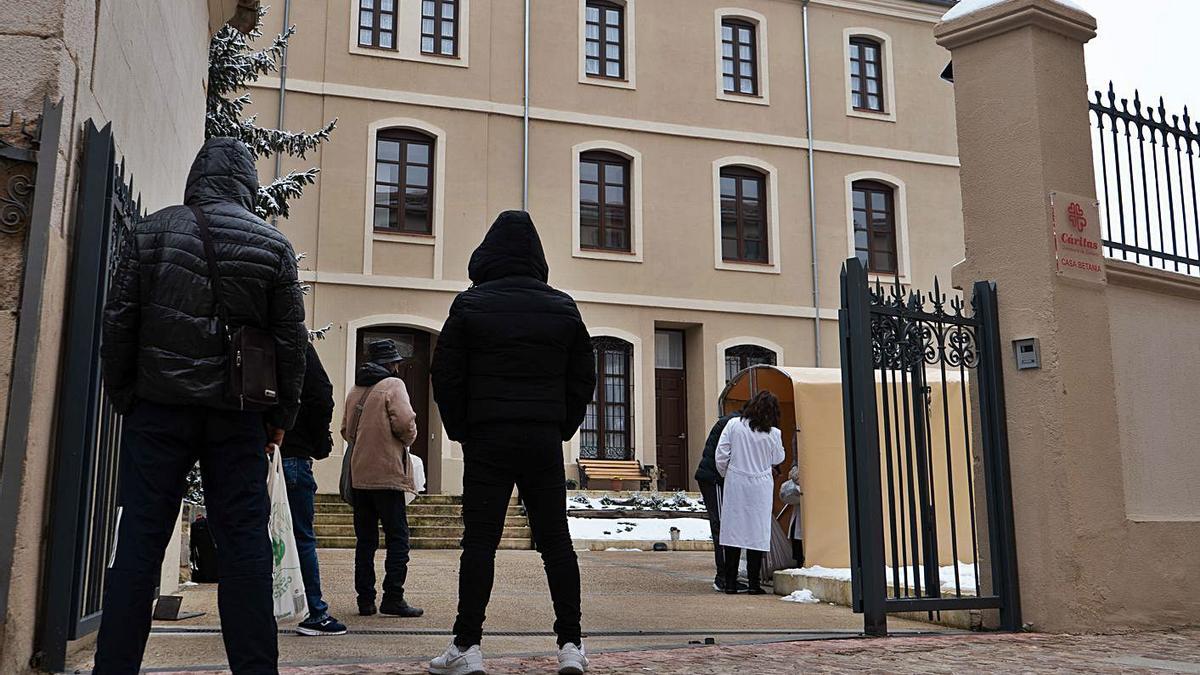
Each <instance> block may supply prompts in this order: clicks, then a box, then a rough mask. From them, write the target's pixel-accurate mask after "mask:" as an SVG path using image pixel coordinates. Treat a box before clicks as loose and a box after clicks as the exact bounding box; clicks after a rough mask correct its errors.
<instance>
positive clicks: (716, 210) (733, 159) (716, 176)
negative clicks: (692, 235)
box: [712, 156, 783, 274]
mask: <svg viewBox="0 0 1200 675" xmlns="http://www.w3.org/2000/svg"><path fill="white" fill-rule="evenodd" d="M733 167H739V168H742V169H748V170H750V171H754V172H757V173H758V174H760V175H761V176H762V177H763V178H764V179H765V180H766V184H765V185H764V186H763V188H762V191H761V194H762V195H763V196H762V198H761V199H762V200H763V201H764V203H763V204H762V207H761V208H762V213H763V218H765V222H764V223H763V227H764V232H763V243H764V246H765V247H766V254H767V259H766V261H765V262H743V261H740V260H726V259H725V257H724V248H723V239H724V238H723V232H722V228H721V225H722V219H723V215H722V213H721V175H722V173H723V172H724V171H725V169H728V168H733ZM712 200H713V207H712V208H713V266H714V268H715V269H718V270H728V271H735V272H758V273H762V274H779V273H781V271H782V269H783V267H782V253H783V247H782V246H781V244H780V227H779V170H778V169H776V168H775V167H774V166H772V165H771V164H768V163H767V162H764V161H762V160H760V159H758V158H756V157H747V156H730V157H722V158H720V159H717V160H714V161H713V177H712Z"/></svg>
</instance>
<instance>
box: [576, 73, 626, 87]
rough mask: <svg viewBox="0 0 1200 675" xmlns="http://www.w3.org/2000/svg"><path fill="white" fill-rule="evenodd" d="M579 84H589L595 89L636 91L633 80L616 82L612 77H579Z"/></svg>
mask: <svg viewBox="0 0 1200 675" xmlns="http://www.w3.org/2000/svg"><path fill="white" fill-rule="evenodd" d="M579 83H580V84H590V85H593V86H596V87H611V88H613V89H629V90H635V89H637V83H636V81H635V80H634V79H633V78H630V79H628V80H618V79H616V78H612V77H600V76H597V75H581V76H580V77H579Z"/></svg>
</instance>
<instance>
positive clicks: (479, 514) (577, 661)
mask: <svg viewBox="0 0 1200 675" xmlns="http://www.w3.org/2000/svg"><path fill="white" fill-rule="evenodd" d="M468 272H469V275H470V277H471V281H472V283H473V285H472V286H471V288H470V289H468V290H467V291H465V292H463V293H461V294H459V296H458V297H457V298H455V300H454V303H453V305H452V306H451V307H450V314H449V317H448V318H447V319H446V324H445V326H444V327H443V328H442V332H441V334H440V335H439V337H438V342H437V348H436V349H435V351H434V355H433V364H432V369H431V370H432V376H433V394H434V398H435V399H436V401H437V404H438V408H439V410H440V412H441V416H442V423H443V425H444V426H445V428H446V433H447V434H448V435H449V437H450V439H451V440H454V441H458V442H460V443H462V446H463V457H464V474H463V526H464V528H465V532H464V535H463V543H462V547H463V552H462V560H461V562H460V565H459V582H458V618H457V620H456V621H455V623H454V641H453V642H452V643H451V644H450V646H449V647H447V648H446V651H445V653H443V654H442V655H441V656H439V657H437V658H435V659H434V660H433V661H432V662H431V663H430V668H429V670H430V672H432V673H435V675H465V674H467V673H482V672H485V671H484V669H483V655H482V652H481V651H480V642H481V641H482V639H483V622H484V613H485V610H486V609H487V605H488V600H489V599H490V596H491V591H492V583H493V577H494V574H495V562H496V547H497V545H498V544H499V543H500V538H501V535H502V533H503V530H504V519H505V515H506V514H507V511H508V503H509V499H510V498H511V496H512V492H513V487H514V485H515V486H516V488H517V489H518V490H519V493H520V497H521V501H522V503H523V504H524V505H525V509H526V512H527V514H528V516H529V521H530V526H531V527H532V529H533V539H534V542H535V544H536V546H537V549H538V551H539V552H540V553H541V555H542V561H543V563H544V566H545V570H546V577H547V580H548V582H549V585H550V596H551V599H552V600H553V603H554V614H555V617H556V621H555V623H554V631H555V633H556V634H557V635H558V648H559V653H558V662H559V672H560V673H566V674H573V675H578V674H580V673H583V672H584V671H585V670H586V669H587V657H586V655H585V653H584V650H583V643H582V640H581V637H580V633H581V628H580V599H579V563H578V560H577V559H576V556H575V551H574V548H573V547H572V543H571V533H570V530H569V529H568V527H567V511H566V501H567V499H566V498H567V493H566V475H565V472H564V468H563V455H562V444H563V443H564V442H565V441H567V440H569V439H570V438H571V437H572V436H574V435H575V432H576V431H577V430H578V429H579V425H580V424H581V423H582V422H583V418H584V414H585V413H586V411H587V407H588V404H589V403H590V402H591V400H592V394H593V391H594V390H595V387H596V363H595V356H594V355H593V352H592V343H591V338H590V336H589V335H588V332H587V328H586V327H585V326H584V323H583V319H582V318H581V317H580V314H579V309H578V308H577V307H576V306H575V301H574V300H572V299H571V297H570V296H569V295H567V294H566V293H562V292H561V291H557V290H555V289H553V288H551V287H550V285H549V284H548V283H547V281H548V278H549V267H548V265H547V264H546V256H545V253H544V252H543V250H542V242H541V240H540V239H539V238H538V233H537V230H536V229H535V228H534V226H533V221H532V220H531V219H530V217H529V214H527V213H525V212H523V211H505V212H504V213H501V214H500V216H499V217H498V218H497V219H496V222H495V223H493V224H492V227H491V229H490V230H488V233H487V235H486V236H485V237H484V240H483V243H482V244H480V245H479V248H477V249H476V250H475V252H474V253H473V254H472V255H471V261H470V264H469V267H468Z"/></svg>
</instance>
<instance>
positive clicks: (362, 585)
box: [342, 340, 424, 617]
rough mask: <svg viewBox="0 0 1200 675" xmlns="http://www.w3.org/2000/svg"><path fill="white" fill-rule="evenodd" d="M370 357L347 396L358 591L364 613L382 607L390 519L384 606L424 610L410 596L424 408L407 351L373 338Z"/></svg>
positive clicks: (345, 429)
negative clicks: (412, 497) (406, 369)
mask: <svg viewBox="0 0 1200 675" xmlns="http://www.w3.org/2000/svg"><path fill="white" fill-rule="evenodd" d="M367 353H368V357H369V358H370V361H369V362H368V363H365V364H363V365H362V366H360V367H359V369H358V372H357V373H356V374H355V380H354V387H353V388H352V389H351V390H350V393H349V395H347V397H346V407H345V413H344V414H343V416H342V438H344V439H345V440H346V441H347V442H348V443H351V444H353V445H354V452H353V454H352V455H351V462H350V484H351V485H352V486H353V489H354V500H353V501H354V536H355V538H356V539H357V542H356V545H355V552H354V590H355V592H356V593H357V594H358V613H359V614H360V615H362V616H370V615H372V614H374V613H375V612H376V611H377V610H376V606H375V551H376V549H378V548H379V525H380V523H382V524H383V533H384V539H385V541H386V545H387V557H386V558H385V559H384V571H385V574H384V578H383V601H382V602H380V603H379V607H378V611H379V612H380V613H382V614H390V615H392V616H400V617H417V616H421V615H422V614H424V612H423V611H422V610H421V609H419V608H416V607H413V606H412V605H409V604H408V603H407V602H405V600H404V582H405V579H406V578H407V577H408V560H409V530H408V513H407V511H406V507H405V501H404V493H405V491H415V488H414V481H413V469H412V460H411V458H410V456H409V446H411V445H412V442H413V441H414V440H416V438H417V414H416V412H415V411H413V407H412V402H411V401H410V400H409V397H408V390H407V389H406V388H405V386H404V380H401V379H400V377H399V373H400V369H401V367H402V366H403V361H404V357H403V356H401V354H400V350H399V349H397V347H396V343H395V342H394V341H392V340H379V341H376V342H372V343H371V344H369V345H367Z"/></svg>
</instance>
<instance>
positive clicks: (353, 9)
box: [345, 0, 471, 68]
mask: <svg viewBox="0 0 1200 675" xmlns="http://www.w3.org/2000/svg"><path fill="white" fill-rule="evenodd" d="M395 1H396V19H395V24H396V36H395V48H394V49H380V48H375V47H367V46H363V45H360V44H359V43H358V25H359V23H358V22H359V14H358V10H359V2H360V0H354V1H353V2H349V3H346V5H345V7H346V9H347V10H348V14H347V18H348V19H349V21H350V27H349V35H348V43H347V52H348V53H350V54H352V55H354V56H359V57H367V58H371V59H394V60H397V61H409V62H416V63H426V64H431V65H437V66H443V67H447V68H469V67H470V65H471V64H470V58H471V20H470V17H471V0H455V2H454V4H455V14H456V16H455V53H456V56H455V57H450V56H443V55H438V54H432V53H429V54H427V53H423V52H422V51H421V32H422V25H421V21H422V19H421V16H422V13H423V12H422V9H423V6H422V4H421V0H395ZM357 65H359V66H361V67H363V68H370V67H372V66H371V65H370V64H367V63H365V62H364V63H361V64H357Z"/></svg>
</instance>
